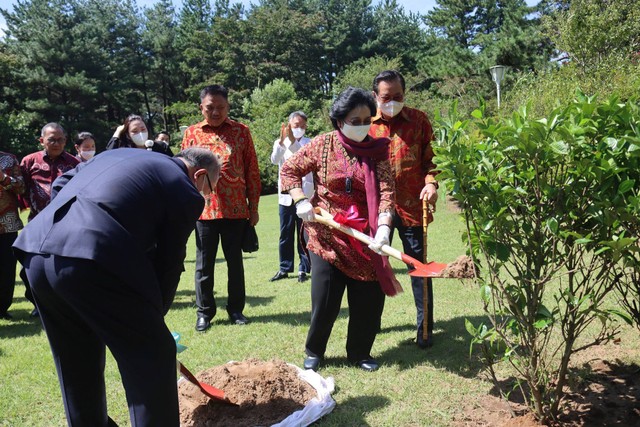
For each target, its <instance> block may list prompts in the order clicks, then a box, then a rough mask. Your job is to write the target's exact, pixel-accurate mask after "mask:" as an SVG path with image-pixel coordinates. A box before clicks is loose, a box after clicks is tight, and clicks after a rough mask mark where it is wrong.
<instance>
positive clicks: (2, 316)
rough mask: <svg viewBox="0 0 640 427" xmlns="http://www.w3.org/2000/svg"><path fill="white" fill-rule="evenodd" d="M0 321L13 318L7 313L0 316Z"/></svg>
mask: <svg viewBox="0 0 640 427" xmlns="http://www.w3.org/2000/svg"><path fill="white" fill-rule="evenodd" d="M0 319H3V320H12V319H13V316H12V315H10V314H9V313H2V314H0Z"/></svg>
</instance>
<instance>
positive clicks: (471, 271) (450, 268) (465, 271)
mask: <svg viewBox="0 0 640 427" xmlns="http://www.w3.org/2000/svg"><path fill="white" fill-rule="evenodd" d="M477 273H478V271H477V267H476V266H475V264H474V263H473V260H472V259H471V258H469V257H468V256H466V255H461V256H459V257H458V258H456V260H455V261H454V262H452V263H450V264H447V266H446V267H445V269H444V270H442V271H441V272H440V274H439V275H438V277H446V278H449V279H473V278H474V277H476V275H477Z"/></svg>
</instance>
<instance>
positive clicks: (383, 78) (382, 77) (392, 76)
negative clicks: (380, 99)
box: [373, 70, 405, 94]
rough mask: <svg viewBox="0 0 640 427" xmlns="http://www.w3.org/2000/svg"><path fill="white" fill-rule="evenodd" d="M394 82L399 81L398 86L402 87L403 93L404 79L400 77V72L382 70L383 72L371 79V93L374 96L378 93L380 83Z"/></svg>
mask: <svg viewBox="0 0 640 427" xmlns="http://www.w3.org/2000/svg"><path fill="white" fill-rule="evenodd" d="M395 80H400V85H401V86H402V91H403V92H404V91H405V87H404V77H402V74H400V72H398V71H396V70H384V71H383V72H381V73H380V74H378V75H377V76H376V77H375V78H374V79H373V91H374V92H375V93H376V94H377V93H378V85H379V84H380V82H393V81H395Z"/></svg>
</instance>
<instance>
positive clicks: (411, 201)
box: [369, 107, 437, 227]
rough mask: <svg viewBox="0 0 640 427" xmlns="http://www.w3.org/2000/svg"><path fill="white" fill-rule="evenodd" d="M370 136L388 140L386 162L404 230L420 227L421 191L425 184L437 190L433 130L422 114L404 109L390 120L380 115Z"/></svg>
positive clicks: (412, 109) (411, 109) (373, 125)
mask: <svg viewBox="0 0 640 427" xmlns="http://www.w3.org/2000/svg"><path fill="white" fill-rule="evenodd" d="M369 135H371V136H373V137H374V138H381V137H386V138H389V139H391V144H389V162H390V163H391V169H392V171H393V175H394V177H395V184H396V212H397V214H398V216H399V217H400V218H401V219H402V224H403V225H405V226H411V227H415V226H420V225H422V201H421V200H420V191H421V190H422V189H423V188H424V186H425V184H426V183H428V182H433V183H434V184H436V186H437V181H436V178H435V175H436V172H434V169H435V167H436V165H435V164H434V163H433V149H432V147H431V141H432V140H433V130H432V128H431V122H429V118H428V117H427V115H426V114H425V113H423V112H422V111H420V110H416V109H415V108H409V107H404V108H403V109H402V111H400V113H399V114H398V115H396V116H395V117H393V118H392V119H391V120H386V119H383V118H382V115H381V114H380V111H378V114H377V115H376V116H375V117H373V119H372V125H371V129H370V130H369Z"/></svg>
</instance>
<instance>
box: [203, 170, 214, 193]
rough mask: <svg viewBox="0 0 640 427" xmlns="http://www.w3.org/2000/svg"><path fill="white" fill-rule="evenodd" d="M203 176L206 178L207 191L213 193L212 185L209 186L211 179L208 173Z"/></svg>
mask: <svg viewBox="0 0 640 427" xmlns="http://www.w3.org/2000/svg"><path fill="white" fill-rule="evenodd" d="M205 177H206V178H207V185H208V186H209V191H210V192H212V193H213V187H212V186H211V180H210V179H209V174H208V173H207V174H205Z"/></svg>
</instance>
